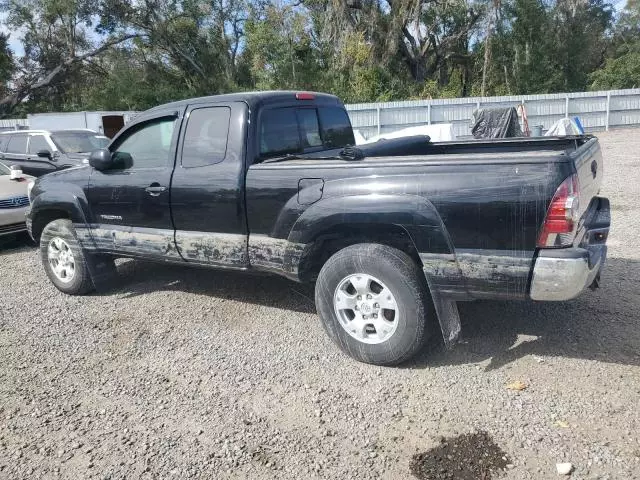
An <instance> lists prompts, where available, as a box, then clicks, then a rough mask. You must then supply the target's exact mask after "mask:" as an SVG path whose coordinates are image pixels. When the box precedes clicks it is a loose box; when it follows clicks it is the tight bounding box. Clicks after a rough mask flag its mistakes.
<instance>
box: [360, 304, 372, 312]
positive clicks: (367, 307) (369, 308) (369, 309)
mask: <svg viewBox="0 0 640 480" xmlns="http://www.w3.org/2000/svg"><path fill="white" fill-rule="evenodd" d="M360 310H361V311H362V313H364V314H365V315H369V314H370V313H371V312H373V307H372V306H371V305H370V304H368V303H366V302H362V305H361V306H360Z"/></svg>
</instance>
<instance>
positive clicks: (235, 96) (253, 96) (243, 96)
mask: <svg viewBox="0 0 640 480" xmlns="http://www.w3.org/2000/svg"><path fill="white" fill-rule="evenodd" d="M298 93H310V94H312V95H314V96H315V98H314V99H313V100H299V101H300V102H307V101H312V102H317V101H318V100H320V101H322V102H323V103H325V102H326V103H335V104H339V105H342V102H341V101H340V99H339V98H338V97H336V96H335V95H330V94H328V93H319V92H307V91H301V90H269V91H264V92H238V93H225V94H222V95H211V96H208V97H196V98H187V99H184V100H178V101H176V102H171V103H165V104H163V105H158V106H157V107H153V108H151V109H149V110H146V111H145V112H141V115H146V114H148V113H152V112H154V111H156V110H165V109H167V108H181V107H185V106H186V105H194V104H198V103H215V102H246V103H247V104H248V105H249V107H255V106H258V105H260V104H265V103H272V102H273V103H277V102H282V101H288V100H295V99H296V94H298Z"/></svg>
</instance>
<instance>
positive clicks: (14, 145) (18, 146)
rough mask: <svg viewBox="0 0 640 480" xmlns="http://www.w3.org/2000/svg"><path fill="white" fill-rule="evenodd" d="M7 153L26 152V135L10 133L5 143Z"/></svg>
mask: <svg viewBox="0 0 640 480" xmlns="http://www.w3.org/2000/svg"><path fill="white" fill-rule="evenodd" d="M7 153H27V136H26V135H11V140H9V143H8V145H7Z"/></svg>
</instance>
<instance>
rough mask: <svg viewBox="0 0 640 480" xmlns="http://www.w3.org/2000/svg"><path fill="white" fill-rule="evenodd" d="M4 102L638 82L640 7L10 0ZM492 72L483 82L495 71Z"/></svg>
mask: <svg viewBox="0 0 640 480" xmlns="http://www.w3.org/2000/svg"><path fill="white" fill-rule="evenodd" d="M0 12H3V14H4V15H3V18H4V19H5V23H6V27H7V28H8V29H10V30H12V31H14V32H16V33H14V34H12V38H14V39H15V37H19V39H20V40H21V42H22V46H23V50H24V55H21V56H15V55H13V54H12V52H11V51H10V50H9V48H8V46H7V38H6V36H3V35H0V84H1V86H2V92H1V93H2V94H3V95H4V99H0V112H4V114H5V115H6V114H8V113H10V112H13V113H14V114H15V113H24V112H30V111H47V110H83V109H116V110H117V109H127V110H128V109H132V110H143V109H146V108H148V107H151V106H153V105H156V104H159V103H163V102H166V101H170V100H174V99H179V98H186V97H191V96H197V95H210V94H216V93H222V92H228V91H234V90H250V89H260V90H264V89H305V90H319V91H328V92H332V93H335V94H336V95H339V96H340V97H341V98H342V99H343V100H344V101H346V102H369V101H386V100H396V99H406V98H447V97H458V96H468V95H479V94H480V93H481V92H482V91H484V93H485V94H487V95H502V94H527V93H545V92H557V91H572V90H583V89H586V88H626V87H633V86H639V85H640V72H639V70H640V59H639V56H640V8H639V7H638V0H629V3H628V5H627V7H626V8H625V9H624V11H623V12H621V14H620V15H619V17H618V19H617V20H616V21H615V22H614V15H613V10H612V7H611V6H610V5H609V4H608V3H607V2H606V1H605V0H551V1H548V0H491V1H489V0H449V1H447V2H434V1H433V0H394V1H393V2H391V1H390V0H346V1H338V0H303V2H296V3H292V2H275V1H273V0H225V1H224V2H210V1H202V0H145V1H144V2H142V1H136V2H132V1H130V0H0ZM483 78H484V82H483Z"/></svg>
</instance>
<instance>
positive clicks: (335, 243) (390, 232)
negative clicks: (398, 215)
mask: <svg viewBox="0 0 640 480" xmlns="http://www.w3.org/2000/svg"><path fill="white" fill-rule="evenodd" d="M357 243H379V244H381V245H388V246H390V247H394V248H397V249H398V250H401V251H403V252H405V253H406V254H408V255H409V256H410V257H411V258H412V259H413V260H414V261H415V262H416V263H417V264H418V265H420V266H422V262H421V261H420V255H419V254H418V250H417V249H416V246H415V245H414V243H413V240H412V239H411V237H410V236H409V234H408V233H407V231H406V230H405V229H404V228H403V227H401V226H399V225H379V224H358V225H355V226H344V225H340V226H337V227H334V228H331V229H330V230H327V231H325V232H323V233H322V234H320V235H318V236H317V237H316V238H315V239H314V241H313V242H312V244H311V246H310V248H309V250H308V251H307V252H306V254H305V255H304V256H303V258H302V259H301V261H300V268H299V271H298V276H299V278H300V279H301V280H302V281H304V282H310V281H313V280H315V279H316V277H317V276H318V273H320V269H321V268H322V266H323V265H324V264H325V262H326V261H327V260H328V259H329V258H330V257H331V256H332V255H333V254H334V253H336V252H337V251H338V250H342V249H343V248H345V247H348V246H350V245H355V244H357Z"/></svg>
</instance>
